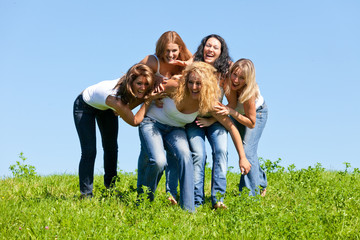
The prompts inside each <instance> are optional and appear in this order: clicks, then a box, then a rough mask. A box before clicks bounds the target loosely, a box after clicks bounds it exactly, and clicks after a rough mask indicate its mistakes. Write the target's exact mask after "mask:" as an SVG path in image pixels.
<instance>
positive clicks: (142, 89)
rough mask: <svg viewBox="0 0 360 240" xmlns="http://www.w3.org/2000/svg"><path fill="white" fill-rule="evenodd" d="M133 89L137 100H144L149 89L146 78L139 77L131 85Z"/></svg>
mask: <svg viewBox="0 0 360 240" xmlns="http://www.w3.org/2000/svg"><path fill="white" fill-rule="evenodd" d="M131 88H132V91H133V93H134V94H135V97H136V98H143V97H144V96H145V93H146V91H147V90H148V89H149V82H148V81H147V80H146V78H145V76H138V77H137V78H136V79H135V80H134V81H133V82H132V84H131Z"/></svg>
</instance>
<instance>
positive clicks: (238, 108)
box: [235, 90, 265, 115]
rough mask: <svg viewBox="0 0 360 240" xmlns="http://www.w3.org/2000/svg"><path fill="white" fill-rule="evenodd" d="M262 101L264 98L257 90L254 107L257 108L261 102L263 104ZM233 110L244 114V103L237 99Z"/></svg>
mask: <svg viewBox="0 0 360 240" xmlns="http://www.w3.org/2000/svg"><path fill="white" fill-rule="evenodd" d="M264 101H265V100H264V98H263V96H261V94H260V90H259V94H258V97H257V98H256V99H255V107H256V109H258V108H259V107H260V106H261V105H263V104H264ZM235 110H236V111H237V112H238V113H240V114H241V115H244V114H245V111H244V104H242V103H240V102H239V101H238V102H237V105H236V108H235Z"/></svg>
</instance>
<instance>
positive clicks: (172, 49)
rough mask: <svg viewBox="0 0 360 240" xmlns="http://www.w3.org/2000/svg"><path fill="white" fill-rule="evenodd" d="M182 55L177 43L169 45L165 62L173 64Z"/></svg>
mask: <svg viewBox="0 0 360 240" xmlns="http://www.w3.org/2000/svg"><path fill="white" fill-rule="evenodd" d="M179 54H180V47H179V45H177V44H176V43H168V44H167V45H166V49H165V59H164V60H165V62H167V63H171V62H172V61H174V60H176V59H177V58H178V57H179Z"/></svg>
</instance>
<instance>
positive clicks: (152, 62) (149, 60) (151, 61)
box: [140, 55, 157, 72]
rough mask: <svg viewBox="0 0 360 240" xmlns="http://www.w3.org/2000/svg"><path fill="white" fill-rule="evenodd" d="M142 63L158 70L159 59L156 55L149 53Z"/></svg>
mask: <svg viewBox="0 0 360 240" xmlns="http://www.w3.org/2000/svg"><path fill="white" fill-rule="evenodd" d="M140 63H143V64H145V65H147V66H149V67H150V68H151V69H152V70H153V71H154V72H156V71H157V60H156V58H155V56H154V55H147V56H146V57H145V58H144V59H143V60H141V61H140Z"/></svg>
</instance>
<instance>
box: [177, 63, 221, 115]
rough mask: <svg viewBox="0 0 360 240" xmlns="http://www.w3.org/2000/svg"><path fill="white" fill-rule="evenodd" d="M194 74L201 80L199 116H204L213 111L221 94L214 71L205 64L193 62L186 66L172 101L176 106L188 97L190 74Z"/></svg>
mask: <svg viewBox="0 0 360 240" xmlns="http://www.w3.org/2000/svg"><path fill="white" fill-rule="evenodd" d="M192 73H194V74H195V75H196V76H197V77H198V78H200V79H201V90H200V98H199V110H198V112H199V114H200V115H205V114H206V113H208V112H210V111H212V110H213V109H214V105H215V103H216V102H217V101H218V99H219V96H220V94H221V92H220V88H219V84H218V82H217V77H216V69H215V68H214V67H213V66H211V65H210V64H208V63H205V62H194V63H192V64H191V65H189V66H187V67H186V68H185V69H184V71H183V72H182V77H181V79H180V81H179V87H178V90H177V92H176V93H175V94H174V96H173V99H174V102H175V104H176V105H179V104H180V103H181V102H182V101H183V100H184V98H185V97H187V96H189V95H190V91H189V89H188V87H187V85H188V81H189V76H190V74H192Z"/></svg>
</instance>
